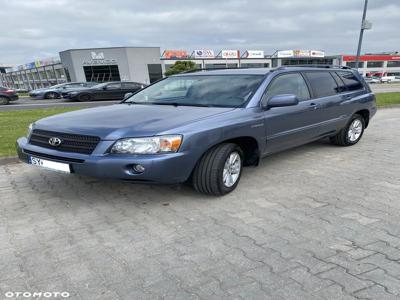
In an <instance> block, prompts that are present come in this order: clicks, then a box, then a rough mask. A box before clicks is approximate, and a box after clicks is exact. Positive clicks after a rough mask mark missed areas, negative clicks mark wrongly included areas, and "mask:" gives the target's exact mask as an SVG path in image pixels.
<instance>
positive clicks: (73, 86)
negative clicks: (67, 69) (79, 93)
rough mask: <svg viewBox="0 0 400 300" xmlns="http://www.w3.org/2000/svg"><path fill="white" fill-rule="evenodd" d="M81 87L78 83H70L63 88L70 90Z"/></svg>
mask: <svg viewBox="0 0 400 300" xmlns="http://www.w3.org/2000/svg"><path fill="white" fill-rule="evenodd" d="M81 86H82V85H81V84H80V83H71V84H67V85H66V86H65V87H66V88H68V89H70V88H79V87H81Z"/></svg>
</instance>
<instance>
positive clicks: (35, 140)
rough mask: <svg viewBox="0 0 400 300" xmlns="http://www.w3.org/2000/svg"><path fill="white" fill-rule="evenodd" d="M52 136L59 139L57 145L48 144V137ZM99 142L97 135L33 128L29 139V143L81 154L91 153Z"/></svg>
mask: <svg viewBox="0 0 400 300" xmlns="http://www.w3.org/2000/svg"><path fill="white" fill-rule="evenodd" d="M52 137H57V138H59V139H61V144H60V145H59V146H52V145H50V144H49V139H50V138H52ZM99 142H100V138H99V137H97V136H90V135H79V134H69V133H61V132H54V131H47V130H39V129H34V130H33V131H32V134H31V137H30V139H29V143H30V144H31V145H35V146H39V147H43V148H48V149H53V150H57V151H63V152H74V153H82V154H91V153H92V152H93V150H94V149H95V148H96V146H97V144H98V143H99Z"/></svg>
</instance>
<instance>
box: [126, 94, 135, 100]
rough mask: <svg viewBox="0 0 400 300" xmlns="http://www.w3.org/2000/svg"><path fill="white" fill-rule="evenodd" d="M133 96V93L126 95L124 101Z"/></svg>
mask: <svg viewBox="0 0 400 300" xmlns="http://www.w3.org/2000/svg"><path fill="white" fill-rule="evenodd" d="M132 95H133V93H126V94H125V95H124V100H126V99H128V98H130V97H131V96H132Z"/></svg>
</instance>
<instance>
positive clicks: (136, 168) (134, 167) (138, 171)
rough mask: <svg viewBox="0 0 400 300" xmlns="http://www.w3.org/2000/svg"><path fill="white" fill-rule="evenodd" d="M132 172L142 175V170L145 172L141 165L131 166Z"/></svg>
mask: <svg viewBox="0 0 400 300" xmlns="http://www.w3.org/2000/svg"><path fill="white" fill-rule="evenodd" d="M133 170H134V171H135V172H136V173H143V172H144V170H145V168H144V167H143V166H142V165H134V166H133Z"/></svg>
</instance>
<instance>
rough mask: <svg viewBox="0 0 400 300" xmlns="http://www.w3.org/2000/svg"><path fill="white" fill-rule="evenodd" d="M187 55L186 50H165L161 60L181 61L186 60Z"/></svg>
mask: <svg viewBox="0 0 400 300" xmlns="http://www.w3.org/2000/svg"><path fill="white" fill-rule="evenodd" d="M188 56H189V55H188V53H187V51H186V50H165V51H164V53H163V55H162V58H166V59H182V58H188Z"/></svg>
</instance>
